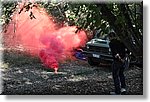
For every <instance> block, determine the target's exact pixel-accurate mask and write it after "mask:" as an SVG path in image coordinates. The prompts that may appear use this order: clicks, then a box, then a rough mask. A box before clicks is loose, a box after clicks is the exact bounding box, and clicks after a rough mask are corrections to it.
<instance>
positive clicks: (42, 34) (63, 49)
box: [4, 4, 87, 71]
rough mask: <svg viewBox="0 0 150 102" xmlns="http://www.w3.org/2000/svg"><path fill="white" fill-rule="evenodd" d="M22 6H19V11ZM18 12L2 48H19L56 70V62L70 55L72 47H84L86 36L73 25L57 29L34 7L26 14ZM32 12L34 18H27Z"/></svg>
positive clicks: (51, 20) (41, 9)
mask: <svg viewBox="0 0 150 102" xmlns="http://www.w3.org/2000/svg"><path fill="white" fill-rule="evenodd" d="M22 5H23V4H20V5H18V7H19V8H21V7H22ZM19 11H20V9H18V11H16V12H14V13H13V17H12V21H11V22H10V23H9V25H8V27H7V32H6V33H5V34H4V37H5V39H4V40H5V45H7V46H13V47H18V46H19V47H21V48H23V49H25V50H26V51H28V53H30V54H32V55H39V57H40V59H41V61H42V62H43V64H44V65H45V66H46V67H48V68H54V69H55V71H57V69H58V63H59V62H60V61H62V60H65V59H66V58H68V56H71V51H72V50H73V49H74V48H77V47H79V46H83V45H85V43H86V40H87V37H86V34H85V32H84V31H79V32H77V33H75V31H76V30H77V28H76V27H75V26H65V27H61V28H58V27H57V26H56V24H55V23H54V22H53V19H52V17H51V16H50V15H48V14H47V13H46V11H45V9H43V8H39V7H38V6H37V7H33V8H32V9H30V10H29V11H26V12H25V10H23V11H22V12H21V13H20V14H19ZM31 12H32V13H33V15H34V17H35V18H33V19H31V18H30V16H29V15H30V14H31Z"/></svg>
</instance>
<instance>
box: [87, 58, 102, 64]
mask: <svg viewBox="0 0 150 102" xmlns="http://www.w3.org/2000/svg"><path fill="white" fill-rule="evenodd" d="M88 63H89V64H90V65H91V66H98V65H99V64H100V62H99V61H97V59H94V58H91V57H88Z"/></svg>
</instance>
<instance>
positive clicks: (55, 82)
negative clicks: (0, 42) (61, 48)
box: [0, 51, 143, 95]
mask: <svg viewBox="0 0 150 102" xmlns="http://www.w3.org/2000/svg"><path fill="white" fill-rule="evenodd" d="M0 70H1V72H2V80H3V83H2V84H3V91H2V94H3V95H25V94H28V95H109V92H110V91H113V90H114V85H113V80H112V76H111V75H112V74H111V66H110V63H109V64H105V65H104V64H103V65H99V66H97V67H92V66H90V65H89V64H88V63H87V61H83V60H78V59H77V60H72V61H71V60H67V61H65V62H63V63H60V66H59V70H58V74H54V72H53V70H51V69H46V68H45V67H44V66H43V65H42V63H41V62H40V60H39V58H37V57H32V56H29V55H27V54H23V53H21V52H14V51H4V54H3V62H1V69H0ZM125 76H126V82H127V95H142V94H143V68H139V67H137V66H130V68H128V69H126V70H125Z"/></svg>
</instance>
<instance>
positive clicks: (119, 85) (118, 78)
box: [108, 32, 126, 95]
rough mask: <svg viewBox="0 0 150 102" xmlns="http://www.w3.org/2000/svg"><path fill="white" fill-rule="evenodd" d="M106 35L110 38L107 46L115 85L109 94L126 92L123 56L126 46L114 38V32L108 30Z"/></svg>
mask: <svg viewBox="0 0 150 102" xmlns="http://www.w3.org/2000/svg"><path fill="white" fill-rule="evenodd" d="M108 37H109V40H110V43H109V46H110V49H111V52H112V56H113V63H112V76H113V80H114V86H115V91H114V92H110V94H116V95H117V94H118V95H119V94H126V83H125V76H124V70H125V67H124V58H125V56H126V47H125V45H124V44H123V43H122V42H121V41H120V40H118V39H117V38H116V35H115V33H114V32H110V33H109V35H108Z"/></svg>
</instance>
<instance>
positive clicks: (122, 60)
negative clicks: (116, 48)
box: [115, 53, 124, 62]
mask: <svg viewBox="0 0 150 102" xmlns="http://www.w3.org/2000/svg"><path fill="white" fill-rule="evenodd" d="M115 58H118V59H119V60H120V61H121V62H124V59H121V57H120V55H119V54H118V53H117V54H116V55H115Z"/></svg>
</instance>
